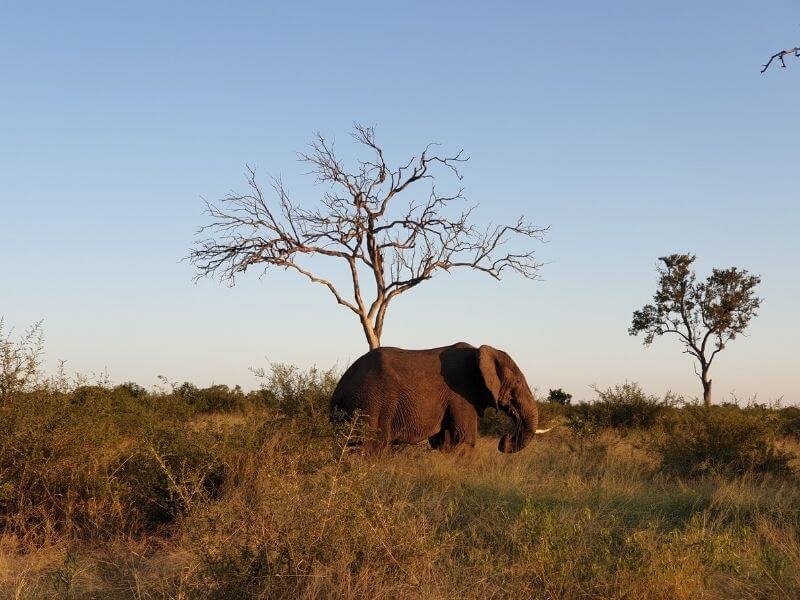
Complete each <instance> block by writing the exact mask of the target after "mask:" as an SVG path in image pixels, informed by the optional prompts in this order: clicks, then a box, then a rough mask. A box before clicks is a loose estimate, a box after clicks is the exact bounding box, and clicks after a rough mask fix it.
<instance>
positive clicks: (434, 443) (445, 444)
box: [428, 429, 451, 451]
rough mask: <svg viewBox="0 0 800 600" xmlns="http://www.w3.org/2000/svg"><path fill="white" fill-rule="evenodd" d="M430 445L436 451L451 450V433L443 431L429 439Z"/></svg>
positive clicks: (446, 430)
mask: <svg viewBox="0 0 800 600" xmlns="http://www.w3.org/2000/svg"><path fill="white" fill-rule="evenodd" d="M428 443H429V444H430V445H431V448H433V449H434V450H442V451H447V450H449V449H450V446H451V441H450V431H449V430H448V429H442V430H441V431H440V432H439V433H436V434H434V435H432V436H431V437H429V438H428Z"/></svg>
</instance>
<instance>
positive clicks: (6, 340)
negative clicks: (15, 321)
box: [0, 317, 44, 403]
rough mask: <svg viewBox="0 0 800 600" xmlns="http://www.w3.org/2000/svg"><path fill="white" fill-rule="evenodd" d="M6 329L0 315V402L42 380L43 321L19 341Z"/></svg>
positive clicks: (35, 324) (27, 331)
mask: <svg viewBox="0 0 800 600" xmlns="http://www.w3.org/2000/svg"><path fill="white" fill-rule="evenodd" d="M12 332H13V329H12V330H11V331H8V332H7V331H5V321H4V320H3V318H2V317H0V403H2V402H5V401H6V400H8V399H9V398H10V397H11V396H12V395H13V394H15V393H18V392H22V391H25V390H28V389H30V388H31V387H32V386H34V385H35V384H36V383H37V381H38V380H39V378H40V376H41V373H40V369H41V366H42V352H43V350H44V341H43V333H42V321H39V322H38V323H34V324H33V325H31V326H30V327H29V328H28V329H27V330H26V331H25V332H24V333H23V334H22V335H21V336H19V339H18V340H17V341H13V340H12V339H11V333H12Z"/></svg>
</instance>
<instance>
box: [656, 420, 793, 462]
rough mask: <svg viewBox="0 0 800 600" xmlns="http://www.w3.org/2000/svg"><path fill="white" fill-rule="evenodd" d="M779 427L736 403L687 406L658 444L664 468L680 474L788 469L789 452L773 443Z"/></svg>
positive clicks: (668, 423)
mask: <svg viewBox="0 0 800 600" xmlns="http://www.w3.org/2000/svg"><path fill="white" fill-rule="evenodd" d="M775 433H776V431H775V426H774V425H773V424H772V423H771V422H770V420H768V419H765V418H763V416H762V415H759V414H757V413H756V414H754V413H751V412H747V411H743V410H741V409H740V408H738V407H737V406H731V405H728V406H712V407H711V408H709V409H706V408H701V407H699V406H688V407H686V408H684V409H683V410H681V411H679V412H678V413H676V414H675V415H674V416H673V417H672V418H671V419H669V420H667V421H666V423H665V427H664V435H663V436H662V438H661V439H660V440H658V441H657V442H656V444H655V446H656V450H657V451H658V453H659V454H660V456H661V468H662V470H664V471H666V472H669V473H673V474H677V475H701V474H704V473H709V472H710V473H727V474H742V473H748V472H759V473H774V474H786V473H789V472H790V469H789V466H788V461H789V459H790V458H791V457H790V456H789V455H788V454H786V453H784V452H781V451H780V450H778V449H777V448H776V447H775V443H774V438H775Z"/></svg>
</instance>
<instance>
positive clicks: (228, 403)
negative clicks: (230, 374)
mask: <svg viewBox="0 0 800 600" xmlns="http://www.w3.org/2000/svg"><path fill="white" fill-rule="evenodd" d="M175 393H176V394H177V395H178V396H180V397H181V398H182V399H183V400H185V401H186V402H187V403H188V404H189V405H190V406H191V407H192V408H194V410H196V411H197V412H201V413H207V412H232V411H241V410H242V409H243V408H244V405H245V394H244V392H242V388H241V387H239V386H238V385H237V386H235V387H234V388H233V389H231V388H229V387H228V386H227V385H212V386H211V387H207V388H198V387H197V386H195V385H193V384H191V383H188V382H184V383H182V384H181V385H180V386H178V387H176V388H175Z"/></svg>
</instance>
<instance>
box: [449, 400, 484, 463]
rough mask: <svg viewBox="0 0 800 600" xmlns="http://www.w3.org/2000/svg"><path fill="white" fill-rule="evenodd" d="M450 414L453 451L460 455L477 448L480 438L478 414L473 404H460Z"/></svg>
mask: <svg viewBox="0 0 800 600" xmlns="http://www.w3.org/2000/svg"><path fill="white" fill-rule="evenodd" d="M448 412H449V413H450V424H449V429H450V439H451V440H452V442H451V449H452V450H456V449H457V450H458V451H459V452H460V453H463V452H465V451H469V450H471V449H472V448H474V447H475V441H476V440H477V438H478V413H477V411H476V410H475V408H474V407H473V406H472V405H471V404H467V403H460V404H457V405H456V406H453V407H452V408H451V409H450V410H449V411H448Z"/></svg>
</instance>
